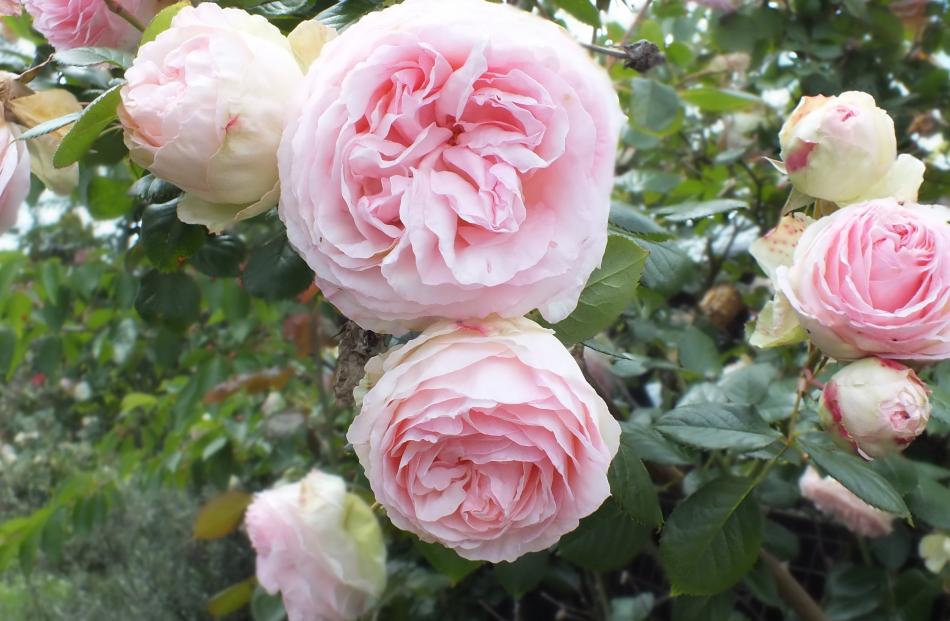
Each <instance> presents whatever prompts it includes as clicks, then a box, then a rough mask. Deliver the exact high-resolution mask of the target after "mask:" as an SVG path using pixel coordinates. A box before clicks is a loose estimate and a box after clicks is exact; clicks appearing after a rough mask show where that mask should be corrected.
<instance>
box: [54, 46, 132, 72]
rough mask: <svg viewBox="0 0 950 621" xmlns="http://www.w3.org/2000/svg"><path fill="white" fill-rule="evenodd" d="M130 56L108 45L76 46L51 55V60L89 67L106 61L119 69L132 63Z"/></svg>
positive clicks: (125, 67) (63, 63) (62, 63)
mask: <svg viewBox="0 0 950 621" xmlns="http://www.w3.org/2000/svg"><path fill="white" fill-rule="evenodd" d="M132 58H133V56H132V55H131V54H129V53H128V52H123V51H121V50H114V49H112V48H108V47H76V48H73V49H71V50H63V51H62V52H56V53H55V54H54V55H53V60H55V61H56V62H58V63H59V64H61V65H71V66H74V67H89V66H91V65H101V64H103V63H106V64H109V65H114V66H116V67H119V68H120V69H127V68H128V67H129V65H131V64H132Z"/></svg>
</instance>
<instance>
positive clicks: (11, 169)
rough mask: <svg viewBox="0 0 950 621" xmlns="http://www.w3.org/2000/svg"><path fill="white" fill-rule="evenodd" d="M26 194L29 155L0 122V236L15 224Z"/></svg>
mask: <svg viewBox="0 0 950 621" xmlns="http://www.w3.org/2000/svg"><path fill="white" fill-rule="evenodd" d="M29 193H30V154H29V152H28V151H27V150H26V143H25V142H23V141H21V140H17V139H16V135H15V134H14V133H13V127H12V126H11V125H10V124H9V123H6V122H4V121H3V119H0V233H3V232H4V231H6V230H7V229H10V228H12V227H13V225H15V224H16V219H17V213H18V212H19V211H20V205H22V204H23V201H24V200H26V195H27V194H29Z"/></svg>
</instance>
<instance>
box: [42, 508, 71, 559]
mask: <svg viewBox="0 0 950 621" xmlns="http://www.w3.org/2000/svg"><path fill="white" fill-rule="evenodd" d="M65 538H66V511H65V510H64V509H63V508H62V507H60V508H58V509H56V510H55V511H53V514H52V515H50V517H49V519H47V520H46V523H45V524H44V525H43V534H42V535H41V538H40V545H41V547H42V548H43V554H45V555H46V556H47V557H48V558H49V559H50V560H51V561H53V562H54V563H58V562H59V561H60V559H61V558H62V557H63V541H64V540H65Z"/></svg>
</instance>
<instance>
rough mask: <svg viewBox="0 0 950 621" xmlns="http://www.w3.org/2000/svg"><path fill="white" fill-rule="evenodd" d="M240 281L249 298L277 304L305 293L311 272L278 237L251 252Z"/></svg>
mask: <svg viewBox="0 0 950 621" xmlns="http://www.w3.org/2000/svg"><path fill="white" fill-rule="evenodd" d="M242 280H243V281H244V288H245V289H247V292H248V293H250V294H251V295H253V296H256V297H259V298H265V299H269V300H276V299H280V298H289V297H293V296H295V295H297V294H298V293H300V292H302V291H304V290H306V289H307V287H309V286H310V284H311V283H312V282H313V272H311V271H310V268H309V267H307V264H306V263H304V260H303V259H301V258H300V257H299V256H297V253H296V252H295V251H294V249H293V248H292V247H291V246H290V243H289V242H288V241H287V237H286V236H285V235H284V234H283V233H281V234H280V235H278V236H277V237H275V238H273V239H271V240H270V241H268V242H267V243H266V244H264V245H263V246H260V247H259V248H256V249H254V250H252V251H251V256H250V258H249V259H248V262H247V265H246V266H245V268H244V274H243V275H242Z"/></svg>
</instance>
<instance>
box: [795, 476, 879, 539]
mask: <svg viewBox="0 0 950 621" xmlns="http://www.w3.org/2000/svg"><path fill="white" fill-rule="evenodd" d="M798 487H799V490H800V491H801V493H802V496H803V497H805V498H807V499H808V500H810V501H811V502H812V503H813V504H814V505H815V507H816V508H817V509H818V510H819V511H821V512H822V513H824V514H826V515H829V516H831V517H832V518H834V520H835V521H836V522H839V523H840V524H842V525H844V526H845V527H847V528H848V530H850V531H852V532H855V533H857V534H859V535H862V536H864V537H872V538H873V537H884V536H887V535H890V534H891V530H893V524H892V523H893V521H894V516H893V515H891V514H890V513H886V512H884V511H881V510H880V509H876V508H874V507H872V506H871V505H869V504H868V503H866V502H864V501H863V500H861V499H860V498H858V497H857V496H855V495H854V493H853V492H851V490H849V489H848V488H847V487H845V486H844V485H842V484H841V483H840V482H838V481H837V480H836V479H833V478H831V477H823V476H821V475H820V474H818V471H817V470H815V469H814V468H812V467H811V466H809V467H808V468H806V469H805V472H804V473H803V474H802V477H801V479H799V481H798Z"/></svg>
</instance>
